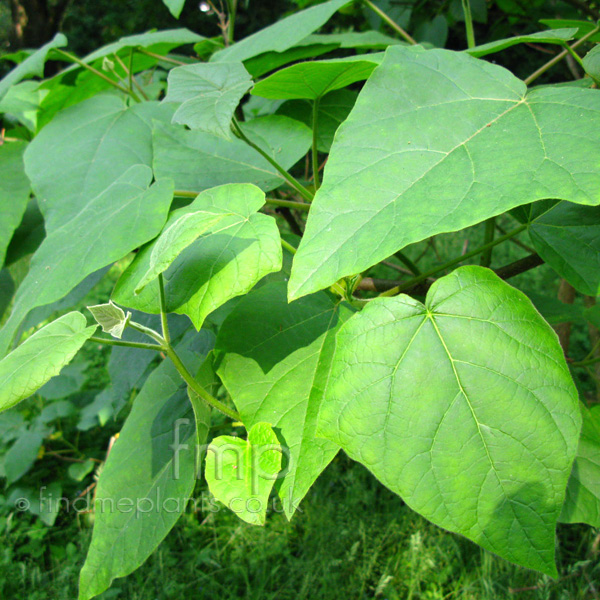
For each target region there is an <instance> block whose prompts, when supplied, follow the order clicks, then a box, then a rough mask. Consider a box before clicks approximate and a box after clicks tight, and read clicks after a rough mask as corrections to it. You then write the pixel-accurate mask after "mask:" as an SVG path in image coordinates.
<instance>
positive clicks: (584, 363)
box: [571, 356, 600, 367]
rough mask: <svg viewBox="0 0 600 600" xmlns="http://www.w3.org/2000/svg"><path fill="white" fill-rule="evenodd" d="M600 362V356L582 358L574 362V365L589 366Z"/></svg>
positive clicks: (572, 364)
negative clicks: (587, 358)
mask: <svg viewBox="0 0 600 600" xmlns="http://www.w3.org/2000/svg"><path fill="white" fill-rule="evenodd" d="M599 362H600V356H597V357H596V358H590V359H589V360H580V361H578V362H572V363H571V366H572V367H587V366H588V365H595V364H596V363H599Z"/></svg>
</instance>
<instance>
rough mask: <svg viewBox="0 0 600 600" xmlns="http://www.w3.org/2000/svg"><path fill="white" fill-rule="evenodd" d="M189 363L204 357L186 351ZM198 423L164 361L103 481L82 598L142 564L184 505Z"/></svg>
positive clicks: (126, 427) (206, 423) (180, 382)
mask: <svg viewBox="0 0 600 600" xmlns="http://www.w3.org/2000/svg"><path fill="white" fill-rule="evenodd" d="M181 356H182V359H183V360H184V361H185V363H186V366H187V367H188V368H192V369H195V368H197V366H198V362H199V357H198V356H196V355H194V354H190V353H186V354H184V353H182V354H181ZM203 406H204V410H205V413H204V415H203V416H201V417H199V419H198V421H196V419H195V417H194V413H193V410H192V406H191V404H190V401H189V399H188V397H187V394H186V388H185V386H184V385H183V380H182V379H181V376H180V375H179V373H178V372H177V370H176V369H175V367H174V366H173V364H172V363H171V362H170V361H169V360H165V361H164V362H163V363H162V364H161V365H160V367H158V369H156V370H155V371H154V372H153V373H152V375H150V377H149V378H148V380H147V381H146V384H145V385H144V387H143V388H142V390H141V391H140V393H139V395H138V397H137V398H136V399H135V402H134V405H133V409H132V411H131V413H130V415H129V417H128V418H127V420H126V422H125V425H124V426H123V429H122V430H121V434H120V435H119V439H118V440H117V441H116V442H115V444H114V446H113V447H112V449H111V451H110V454H109V457H108V460H107V461H106V464H105V466H104V469H103V471H102V475H101V477H100V480H99V482H98V490H97V493H96V501H95V508H96V511H95V514H96V519H95V525H94V532H93V536H92V542H91V545H90V549H89V552H88V556H87V559H86V562H85V565H84V566H83V569H82V571H81V576H80V581H79V598H80V600H89V599H90V598H92V597H94V596H96V595H98V594H100V593H101V592H103V591H104V590H106V589H107V588H108V587H109V586H110V584H111V582H112V580H113V579H115V578H116V577H123V576H125V575H128V574H129V573H131V572H132V571H134V570H135V569H137V568H138V567H139V566H140V565H141V564H142V563H143V562H144V561H145V560H146V559H147V558H148V556H150V554H151V553H152V552H153V551H154V549H155V548H156V546H158V544H159V543H160V542H161V541H162V540H163V539H164V537H165V536H166V535H167V533H168V532H169V531H170V530H171V528H172V527H173V525H174V524H175V523H176V521H177V519H179V516H180V515H181V514H182V512H183V511H184V510H185V508H186V505H187V503H188V500H189V497H190V494H191V493H192V491H193V489H194V483H195V472H196V466H195V457H196V423H197V422H198V424H203V426H204V427H203V430H201V431H200V432H199V435H200V438H201V439H206V435H207V433H208V428H209V425H210V415H209V412H208V408H207V407H206V405H203Z"/></svg>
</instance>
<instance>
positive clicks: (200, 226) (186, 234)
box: [135, 210, 228, 294]
mask: <svg viewBox="0 0 600 600" xmlns="http://www.w3.org/2000/svg"><path fill="white" fill-rule="evenodd" d="M226 216H228V215H227V214H215V213H212V212H207V211H203V210H199V211H194V212H186V213H184V214H182V215H181V216H180V217H178V218H177V219H175V220H174V221H173V222H172V223H170V224H169V225H167V226H166V227H165V229H164V230H163V232H162V233H161V234H160V236H159V237H158V238H157V239H156V242H155V243H154V244H153V247H152V252H151V253H150V263H149V266H148V270H147V271H146V272H145V273H144V275H143V276H142V278H141V279H140V281H139V282H138V284H137V287H136V289H135V293H136V294H139V293H140V292H141V291H142V290H143V289H144V288H145V287H146V286H147V285H148V283H150V282H151V281H153V280H154V279H156V278H157V277H158V276H159V275H160V274H161V273H163V272H164V271H166V270H167V269H168V268H169V267H170V266H171V264H172V263H173V261H174V260H175V259H176V258H177V257H178V256H179V255H180V254H181V253H182V252H183V251H184V250H185V249H186V248H187V247H188V246H190V245H191V244H193V243H194V242H195V241H196V240H197V239H198V238H199V237H200V236H201V235H202V234H203V233H206V232H207V231H208V230H210V229H213V228H214V226H215V225H217V224H218V223H219V222H220V221H222V220H223V219H224V218H225V217H226Z"/></svg>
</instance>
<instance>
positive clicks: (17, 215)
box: [0, 142, 31, 267]
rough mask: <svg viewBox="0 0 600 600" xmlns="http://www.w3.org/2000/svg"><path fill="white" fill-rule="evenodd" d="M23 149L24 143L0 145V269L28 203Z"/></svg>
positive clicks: (28, 186)
mask: <svg viewBox="0 0 600 600" xmlns="http://www.w3.org/2000/svg"><path fill="white" fill-rule="evenodd" d="M25 148H27V143H26V142H11V143H6V144H2V145H0V267H1V266H2V265H3V264H4V257H5V256H6V249H7V248H8V243H9V242H10V240H11V238H12V235H13V233H14V231H15V229H16V228H17V227H18V226H19V223H20V222H21V219H22V218H23V214H24V213H25V209H26V208H27V202H28V201H29V191H30V188H31V186H30V185H29V179H28V178H27V175H25V165H24V163H23V153H24V152H25Z"/></svg>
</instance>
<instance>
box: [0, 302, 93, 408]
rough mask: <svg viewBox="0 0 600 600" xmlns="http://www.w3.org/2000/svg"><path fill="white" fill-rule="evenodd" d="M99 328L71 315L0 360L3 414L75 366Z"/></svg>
mask: <svg viewBox="0 0 600 600" xmlns="http://www.w3.org/2000/svg"><path fill="white" fill-rule="evenodd" d="M95 330H96V325H94V326H92V327H87V323H86V320H85V317H84V316H83V315H82V314H81V313H79V312H70V313H68V314H66V315H64V316H62V317H60V319H57V320H56V321H52V323H49V324H48V325H46V326H45V327H42V328H41V329H40V330H39V331H36V332H35V333H34V334H33V335H32V336H31V337H30V338H27V339H26V340H25V341H24V342H23V343H22V344H21V345H20V346H18V347H17V348H16V349H15V350H13V351H12V352H11V353H10V354H8V355H7V356H5V357H4V358H3V359H2V360H0V411H3V410H6V409H7V408H10V407H11V406H14V405H15V404H17V403H19V402H21V400H25V398H28V397H29V396H31V394H33V393H34V392H35V391H36V390H38V389H39V388H41V387H42V386H43V385H44V384H45V383H46V382H47V381H49V380H50V379H52V377H54V376H55V375H58V374H59V373H60V370H61V369H62V368H63V367H64V366H65V365H67V364H68V363H69V362H71V359H72V358H73V357H74V356H75V354H77V352H78V350H79V349H80V348H81V346H83V344H84V342H85V341H86V340H87V339H88V338H89V337H90V336H91V335H92V334H93V333H94V331H95Z"/></svg>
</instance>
